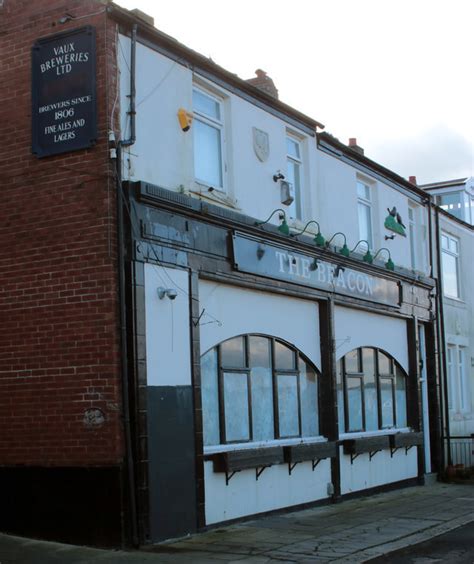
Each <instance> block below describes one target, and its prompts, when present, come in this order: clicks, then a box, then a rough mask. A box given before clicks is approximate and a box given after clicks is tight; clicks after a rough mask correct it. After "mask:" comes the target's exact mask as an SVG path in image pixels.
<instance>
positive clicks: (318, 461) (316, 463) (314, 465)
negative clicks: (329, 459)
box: [311, 458, 322, 472]
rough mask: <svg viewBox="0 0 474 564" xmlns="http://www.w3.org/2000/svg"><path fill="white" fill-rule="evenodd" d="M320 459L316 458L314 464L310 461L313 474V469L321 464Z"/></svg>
mask: <svg viewBox="0 0 474 564" xmlns="http://www.w3.org/2000/svg"><path fill="white" fill-rule="evenodd" d="M321 460H322V458H317V459H316V462H315V461H314V460H312V461H311V468H312V470H313V472H314V469H315V468H316V466H317V465H318V464H319V463H320V462H321Z"/></svg>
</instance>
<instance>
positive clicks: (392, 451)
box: [390, 447, 406, 458]
mask: <svg viewBox="0 0 474 564" xmlns="http://www.w3.org/2000/svg"><path fill="white" fill-rule="evenodd" d="M400 448H401V447H395V448H391V449H390V458H393V455H394V454H395V453H396V452H397V450H400ZM405 454H406V453H405Z"/></svg>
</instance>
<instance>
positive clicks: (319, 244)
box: [292, 219, 326, 247]
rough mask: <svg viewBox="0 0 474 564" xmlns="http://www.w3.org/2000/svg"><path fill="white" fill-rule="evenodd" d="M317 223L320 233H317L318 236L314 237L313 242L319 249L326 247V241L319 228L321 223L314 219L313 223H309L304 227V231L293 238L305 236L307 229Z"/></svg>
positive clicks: (295, 234)
mask: <svg viewBox="0 0 474 564" xmlns="http://www.w3.org/2000/svg"><path fill="white" fill-rule="evenodd" d="M312 223H315V224H316V225H317V226H318V232H317V233H316V236H315V237H314V239H313V241H314V244H315V245H316V246H317V247H324V245H325V244H326V239H325V238H324V237H323V236H322V235H321V228H320V227H319V223H318V222H317V221H316V220H315V219H312V220H311V221H308V223H307V224H306V225H305V226H304V227H303V230H302V231H298V232H297V233H293V234H292V237H297V236H298V235H303V233H304V232H305V231H306V229H307V228H308V227H309V226H310V225H311V224H312Z"/></svg>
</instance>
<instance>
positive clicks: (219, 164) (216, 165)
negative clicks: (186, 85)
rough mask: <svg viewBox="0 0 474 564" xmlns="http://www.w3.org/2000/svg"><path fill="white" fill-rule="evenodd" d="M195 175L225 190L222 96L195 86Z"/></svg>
mask: <svg viewBox="0 0 474 564" xmlns="http://www.w3.org/2000/svg"><path fill="white" fill-rule="evenodd" d="M193 114H194V123H193V135H194V176H195V178H196V181H197V182H200V183H202V184H205V185H206V186H212V187H213V188H216V189H218V190H224V162H223V130H224V120H223V108H222V100H220V99H219V98H217V97H216V96H213V95H211V94H209V93H207V92H204V91H203V90H200V89H198V88H194V89H193Z"/></svg>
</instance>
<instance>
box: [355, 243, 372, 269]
mask: <svg viewBox="0 0 474 564" xmlns="http://www.w3.org/2000/svg"><path fill="white" fill-rule="evenodd" d="M361 243H365V244H366V245H367V252H366V253H365V255H364V256H363V257H362V260H363V261H364V262H367V263H369V264H372V263H373V262H374V257H373V256H372V254H371V252H370V245H369V242H368V241H367V239H361V240H360V241H357V244H356V246H355V247H354V248H353V249H352V250H351V251H350V252H351V253H353V252H354V251H355V250H356V249H357V247H358V246H359V245H360V244H361Z"/></svg>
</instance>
